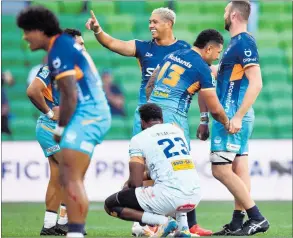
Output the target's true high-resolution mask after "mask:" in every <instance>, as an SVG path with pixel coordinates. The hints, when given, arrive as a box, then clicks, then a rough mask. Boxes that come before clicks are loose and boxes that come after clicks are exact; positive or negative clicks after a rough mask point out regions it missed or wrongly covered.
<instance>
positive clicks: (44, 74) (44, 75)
mask: <svg viewBox="0 0 293 238" xmlns="http://www.w3.org/2000/svg"><path fill="white" fill-rule="evenodd" d="M49 73H50V71H49V69H48V66H44V67H43V68H42V72H41V73H40V74H39V75H40V76H41V77H42V78H44V79H45V78H47V77H48V75H49Z"/></svg>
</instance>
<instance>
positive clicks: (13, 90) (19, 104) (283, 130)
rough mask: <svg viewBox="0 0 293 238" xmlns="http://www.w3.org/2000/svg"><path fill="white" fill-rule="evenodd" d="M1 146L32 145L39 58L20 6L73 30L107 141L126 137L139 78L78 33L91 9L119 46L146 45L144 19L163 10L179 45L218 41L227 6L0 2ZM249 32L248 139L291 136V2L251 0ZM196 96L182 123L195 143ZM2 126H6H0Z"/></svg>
mask: <svg viewBox="0 0 293 238" xmlns="http://www.w3.org/2000/svg"><path fill="white" fill-rule="evenodd" d="M1 4H2V16H1V18H2V72H1V84H2V91H1V95H2V114H1V116H2V140H4V141H7V140H13V141H23V140H24V141H25V140H35V126H36V119H37V117H38V116H39V112H38V111H37V110H36V109H35V108H34V107H33V105H32V104H31V102H30V101H29V99H28V98H27V96H26V88H27V86H28V84H29V83H30V81H31V80H32V79H33V78H34V75H35V74H36V72H37V70H38V69H39V67H40V64H42V62H43V60H44V56H45V52H44V51H37V52H33V53H32V52H30V50H29V49H28V47H27V44H26V42H24V41H23V40H22V32H21V31H20V30H19V29H18V28H17V27H16V23H15V22H16V19H15V16H16V14H17V13H18V12H19V11H20V10H21V9H22V8H24V7H25V6H27V5H30V4H31V5H37V4H39V5H44V6H46V7H47V8H49V9H51V10H53V11H54V12H55V14H56V15H57V16H58V18H59V19H60V22H61V25H62V27H63V28H78V29H79V30H80V31H81V32H82V33H83V37H84V40H85V45H86V47H87V50H88V52H89V53H90V55H91V56H92V57H93V59H94V62H95V64H96V66H97V67H98V69H99V71H100V74H101V75H102V76H103V81H104V87H105V91H106V93H107V97H108V99H109V101H110V104H111V106H112V114H113V123H112V128H111V130H110V132H109V133H108V135H107V137H106V140H112V139H130V138H131V133H132V123H133V115H134V110H135V108H136V105H137V101H138V91H139V87H140V82H141V72H140V69H139V66H138V64H137V60H136V59H135V58H127V57H123V56H120V55H118V54H115V53H112V52H110V51H109V50H107V49H105V48H103V47H102V46H101V45H100V44H99V43H98V42H97V41H96V40H95V37H94V35H93V33H92V32H91V31H88V30H87V29H86V28H85V22H86V20H87V18H88V17H89V10H90V9H93V10H94V12H95V14H96V16H97V18H98V20H99V22H100V24H101V26H102V27H103V29H104V31H106V32H107V33H109V34H110V35H112V36H114V37H117V38H119V39H123V40H130V39H140V40H150V39H151V34H150V32H149V29H148V18H149V16H150V14H151V12H152V10H153V9H155V8H158V7H162V6H168V7H170V8H172V9H174V10H175V12H176V14H177V20H176V24H175V26H174V28H175V29H174V32H175V36H176V37H177V38H178V39H182V40H186V41H187V42H189V43H190V44H192V43H193V41H194V40H195V38H196V36H197V34H198V33H199V32H200V31H202V30H203V29H206V28H215V29H217V30H219V31H221V32H222V33H223V35H224V36H225V46H226V45H227V43H228V42H229V38H230V37H229V34H228V32H225V31H224V27H223V25H224V20H223V13H224V8H225V6H226V4H227V1H225V0H223V1H201V2H196V3H195V1H2V2H1ZM249 31H250V32H252V33H253V35H254V36H255V38H256V40H257V45H258V49H259V55H260V64H261V69H262V75H263V84H264V87H263V90H262V92H261V94H260V96H259V98H258V100H257V102H256V103H255V105H254V109H255V114H256V121H255V127H254V131H253V135H252V137H253V138H255V139H272V138H273V139H286V138H292V3H291V2H290V1H252V14H251V17H250V24H249ZM196 100H197V97H196V96H195V97H194V101H193V102H192V105H191V110H190V114H189V122H190V127H191V137H192V138H193V139H194V138H195V135H196V128H197V125H198V122H199V110H198V107H197V102H196ZM3 123H5V124H3Z"/></svg>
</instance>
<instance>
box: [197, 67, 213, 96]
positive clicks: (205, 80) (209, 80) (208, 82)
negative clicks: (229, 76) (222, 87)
mask: <svg viewBox="0 0 293 238" xmlns="http://www.w3.org/2000/svg"><path fill="white" fill-rule="evenodd" d="M199 82H200V90H202V91H204V90H215V86H216V80H215V77H214V75H213V74H212V72H211V71H210V69H208V68H206V69H205V70H201V71H200V72H199Z"/></svg>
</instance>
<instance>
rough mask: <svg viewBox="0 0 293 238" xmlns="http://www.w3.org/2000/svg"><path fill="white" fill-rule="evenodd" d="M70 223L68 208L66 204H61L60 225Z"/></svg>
mask: <svg viewBox="0 0 293 238" xmlns="http://www.w3.org/2000/svg"><path fill="white" fill-rule="evenodd" d="M67 222H68V217H67V211H66V206H65V205H64V204H61V206H60V211H59V219H58V222H57V223H58V224H59V225H65V224H67Z"/></svg>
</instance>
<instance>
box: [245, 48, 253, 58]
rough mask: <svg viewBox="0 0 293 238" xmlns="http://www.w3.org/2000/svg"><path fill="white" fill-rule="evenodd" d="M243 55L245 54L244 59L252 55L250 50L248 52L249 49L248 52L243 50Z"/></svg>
mask: <svg viewBox="0 0 293 238" xmlns="http://www.w3.org/2000/svg"><path fill="white" fill-rule="evenodd" d="M244 54H245V56H246V57H250V56H251V55H252V53H251V50H250V49H248V50H247V49H245V50H244Z"/></svg>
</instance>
